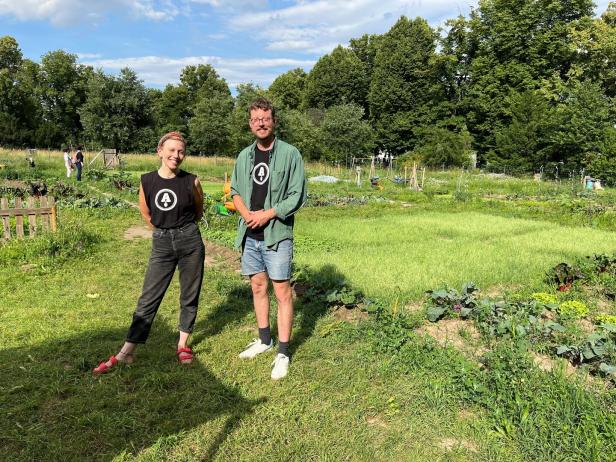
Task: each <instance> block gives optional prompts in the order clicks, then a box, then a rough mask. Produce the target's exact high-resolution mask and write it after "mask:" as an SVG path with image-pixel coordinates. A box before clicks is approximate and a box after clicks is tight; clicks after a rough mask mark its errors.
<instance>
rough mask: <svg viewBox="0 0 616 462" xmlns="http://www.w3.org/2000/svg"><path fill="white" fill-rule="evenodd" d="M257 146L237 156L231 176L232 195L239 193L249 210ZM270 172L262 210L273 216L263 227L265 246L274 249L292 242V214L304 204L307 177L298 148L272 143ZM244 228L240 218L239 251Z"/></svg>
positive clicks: (286, 144)
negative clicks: (281, 242)
mask: <svg viewBox="0 0 616 462" xmlns="http://www.w3.org/2000/svg"><path fill="white" fill-rule="evenodd" d="M256 145H257V143H256V141H255V142H254V143H253V144H251V145H250V146H248V147H247V148H245V149H243V150H242V151H241V152H240V153H239V155H238V156H237V160H236V162H235V167H234V168H233V175H232V176H231V196H232V197H233V196H235V195H236V194H239V195H240V197H241V198H242V200H243V201H244V203H245V204H246V206H247V207H248V208H250V197H251V195H252V170H253V168H254V163H255V147H256ZM269 169H270V178H269V185H268V189H267V196H266V197H265V204H264V209H265V210H268V209H271V208H273V209H274V211H275V212H276V217H275V218H274V219H272V220H270V221H269V223H268V224H267V225H266V227H265V229H264V237H265V245H266V247H268V248H270V249H273V250H276V249H277V248H278V243H279V242H280V241H283V240H285V239H293V224H294V221H295V217H294V214H295V212H297V211H298V210H299V209H300V208H301V206H302V205H304V203H305V202H306V197H307V192H306V176H305V174H304V160H303V159H302V156H301V154H300V153H299V151H298V150H297V148H296V147H294V146H292V145H290V144H289V143H285V142H284V141H282V140H279V139H276V140H275V141H274V148H273V149H272V151H271V153H270V163H269ZM246 229H247V226H246V222H245V221H244V219H243V218H242V217H241V216H240V218H239V222H238V233H237V238H236V240H235V246H236V247H237V248H238V249H239V248H241V247H242V242H243V241H244V235H245V234H246Z"/></svg>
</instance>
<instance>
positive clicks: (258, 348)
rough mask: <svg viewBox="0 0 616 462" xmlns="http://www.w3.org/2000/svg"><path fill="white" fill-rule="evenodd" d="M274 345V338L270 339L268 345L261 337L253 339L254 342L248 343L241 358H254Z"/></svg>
mask: <svg viewBox="0 0 616 462" xmlns="http://www.w3.org/2000/svg"><path fill="white" fill-rule="evenodd" d="M273 346H274V340H273V339H270V342H269V344H268V345H266V344H265V343H262V342H261V339H260V338H255V339H253V341H252V342H250V343H249V344H248V346H247V347H246V349H245V350H244V351H242V352H241V353H240V358H244V359H246V358H254V357H255V356H257V355H260V354H261V353H265V352H266V351H267V350H271V349H272V347H273Z"/></svg>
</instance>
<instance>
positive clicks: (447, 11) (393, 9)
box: [230, 0, 477, 54]
mask: <svg viewBox="0 0 616 462" xmlns="http://www.w3.org/2000/svg"><path fill="white" fill-rule="evenodd" d="M476 4H477V0H430V1H427V0H426V1H422V0H354V1H348V0H304V1H297V2H296V3H295V4H294V5H292V6H288V7H286V8H280V9H277V10H271V11H265V12H260V13H250V14H241V15H238V16H236V17H234V18H232V19H231V20H230V25H231V27H232V28H233V29H236V30H251V31H261V32H254V33H255V34H256V35H257V37H258V38H260V39H262V40H264V41H265V42H266V48H267V49H269V50H278V51H279V50H293V51H302V52H306V53H316V54H320V53H325V52H328V51H331V49H332V48H334V47H335V46H337V45H338V44H346V43H347V42H348V41H349V39H351V38H354V37H360V36H361V35H363V34H365V33H384V32H386V31H387V30H389V28H391V26H392V25H393V24H394V22H395V21H396V20H397V19H398V18H399V17H400V16H401V15H406V16H408V17H411V18H414V17H416V16H421V17H423V18H425V19H426V20H428V21H429V22H430V23H431V24H432V25H434V26H436V25H438V24H440V23H441V22H443V21H444V20H445V19H448V18H451V17H455V16H457V15H458V14H467V13H468V12H469V11H470V8H471V6H475V5H476Z"/></svg>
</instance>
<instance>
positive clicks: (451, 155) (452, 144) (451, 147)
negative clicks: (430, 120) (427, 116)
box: [416, 127, 472, 167]
mask: <svg viewBox="0 0 616 462" xmlns="http://www.w3.org/2000/svg"><path fill="white" fill-rule="evenodd" d="M417 135H418V136H419V139H420V142H419V148H418V149H416V151H417V152H419V154H420V155H421V158H422V159H423V162H424V164H425V165H427V166H430V167H441V166H443V165H444V166H445V167H462V166H465V165H470V162H471V157H470V155H471V141H472V138H471V135H470V134H469V133H468V132H467V131H463V132H462V133H456V132H453V131H451V130H448V129H446V128H440V127H425V128H421V129H419V130H417Z"/></svg>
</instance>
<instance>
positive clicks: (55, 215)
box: [49, 197, 58, 233]
mask: <svg viewBox="0 0 616 462" xmlns="http://www.w3.org/2000/svg"><path fill="white" fill-rule="evenodd" d="M49 207H51V230H52V231H53V232H54V233H55V232H56V230H57V219H58V211H57V210H56V201H55V199H54V198H53V197H50V198H49Z"/></svg>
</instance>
